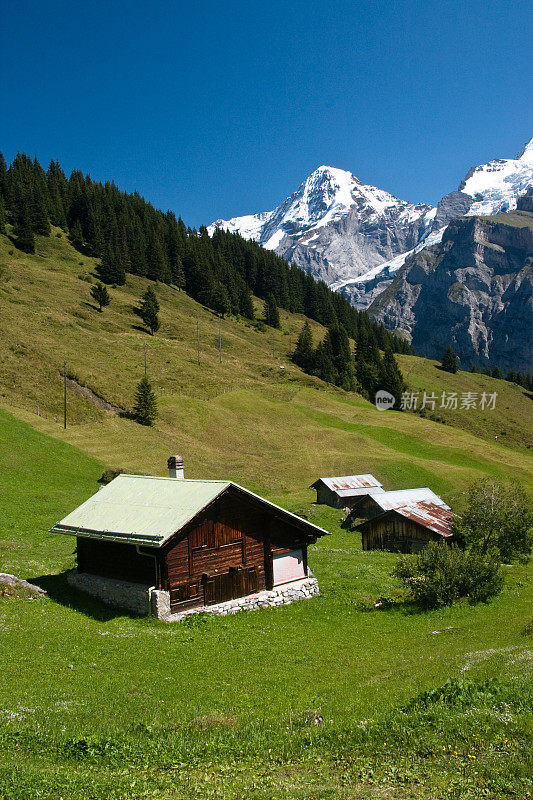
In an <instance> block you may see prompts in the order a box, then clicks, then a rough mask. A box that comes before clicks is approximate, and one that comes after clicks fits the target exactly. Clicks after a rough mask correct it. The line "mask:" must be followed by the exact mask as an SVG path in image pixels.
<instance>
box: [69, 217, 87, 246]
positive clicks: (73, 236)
mask: <svg viewBox="0 0 533 800" xmlns="http://www.w3.org/2000/svg"><path fill="white" fill-rule="evenodd" d="M70 241H71V242H72V244H73V245H74V247H75V248H76V249H77V250H80V249H81V248H82V247H83V244H84V240H83V231H82V229H81V222H80V221H79V219H77V220H75V222H74V223H73V225H72V227H71V229H70Z"/></svg>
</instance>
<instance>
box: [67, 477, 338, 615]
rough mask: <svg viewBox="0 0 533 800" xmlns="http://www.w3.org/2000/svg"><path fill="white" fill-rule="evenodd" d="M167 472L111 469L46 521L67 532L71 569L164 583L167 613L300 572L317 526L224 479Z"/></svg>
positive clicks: (245, 591)
mask: <svg viewBox="0 0 533 800" xmlns="http://www.w3.org/2000/svg"><path fill="white" fill-rule="evenodd" d="M170 464H171V462H170V461H169V465H170ZM171 474H172V473H171ZM173 474H174V475H176V477H169V478H159V477H152V476H145V475H124V474H123V475H119V476H118V477H116V478H115V479H114V480H113V481H111V483H109V484H108V485H107V486H105V487H103V488H102V489H100V491H99V492H97V493H96V494H95V495H94V496H93V497H91V498H90V499H89V500H87V501H86V502H85V503H83V504H82V505H81V506H79V508H77V509H76V510H75V511H73V512H72V513H71V514H69V515H68V516H67V517H65V518H64V519H63V520H61V522H59V523H57V524H56V525H55V526H54V528H53V529H52V530H53V531H56V532H58V533H65V534H70V535H73V536H76V539H77V562H78V573H83V574H89V575H95V576H99V577H101V578H107V579H113V580H118V581H126V582H130V583H138V584H143V585H146V586H151V587H156V588H157V589H161V590H166V591H167V592H168V593H169V595H170V610H171V613H178V612H180V611H183V610H185V609H188V608H193V607H197V606H210V605H214V604H217V603H223V602H225V601H229V600H232V599H235V598H239V597H244V596H246V595H250V594H253V593H256V592H260V591H262V590H266V589H273V588H274V587H276V586H280V585H282V584H290V583H291V582H294V581H298V580H301V579H303V578H305V577H306V576H308V566H307V547H308V545H309V544H310V543H312V542H316V540H317V538H318V537H319V536H323V535H325V534H326V533H327V532H326V531H324V530H323V529H322V528H318V527H317V526H315V525H312V524H311V523H309V522H307V521H306V520H304V519H301V518H300V517H298V516H296V515H294V514H291V513H289V512H288V511H285V510H284V509H282V508H280V507H279V506H276V505H274V504H273V503H270V502H268V501H267V500H264V499H263V498H261V497H259V496H258V495H256V494H254V493H253V492H250V491H248V490H247V489H244V488H242V487H241V486H238V485H237V484H235V483H233V482H231V481H204V480H185V479H184V478H182V477H181V475H182V474H183V472H182V470H179V469H178V470H176V468H175V466H174V471H173Z"/></svg>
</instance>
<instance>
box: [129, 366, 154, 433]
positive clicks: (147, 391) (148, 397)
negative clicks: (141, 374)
mask: <svg viewBox="0 0 533 800" xmlns="http://www.w3.org/2000/svg"><path fill="white" fill-rule="evenodd" d="M133 417H134V419H135V420H136V421H137V422H138V423H139V424H140V425H153V424H154V422H155V420H156V418H157V400H156V397H155V394H154V392H153V390H152V387H151V385H150V382H149V380H148V379H147V378H143V379H142V380H141V381H139V383H138V385H137V391H136V393H135V406H134V408H133Z"/></svg>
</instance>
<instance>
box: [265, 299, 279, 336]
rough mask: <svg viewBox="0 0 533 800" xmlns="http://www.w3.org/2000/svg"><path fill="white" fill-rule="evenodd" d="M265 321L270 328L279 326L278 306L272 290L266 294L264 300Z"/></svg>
mask: <svg viewBox="0 0 533 800" xmlns="http://www.w3.org/2000/svg"><path fill="white" fill-rule="evenodd" d="M265 322H266V324H267V325H270V327H271V328H279V327H280V321H279V311H278V306H277V303H276V298H275V297H274V295H273V294H272V292H271V293H270V294H269V295H268V297H267V299H266V302H265Z"/></svg>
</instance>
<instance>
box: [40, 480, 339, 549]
mask: <svg viewBox="0 0 533 800" xmlns="http://www.w3.org/2000/svg"><path fill="white" fill-rule="evenodd" d="M230 486H235V487H237V488H238V489H240V490H241V491H243V492H245V493H246V494H248V495H251V496H252V497H255V498H257V499H258V500H260V501H261V502H262V503H265V504H266V505H268V506H270V507H271V508H274V509H276V510H277V511H279V512H281V513H282V514H283V515H284V516H287V517H292V518H293V519H294V520H295V521H297V522H298V523H300V524H304V525H305V526H307V527H309V528H312V529H314V533H315V535H318V536H323V535H324V534H326V533H327V531H325V530H323V529H322V528H318V527H317V526H316V525H312V524H311V523H310V522H307V521H306V520H303V519H301V518H300V517H298V516H296V515H295V514H291V513H290V512H289V511H285V509H283V508H280V507H279V506H276V505H274V503H270V502H269V501H268V500H264V499H263V498H262V497H259V496H258V495H255V494H253V492H249V491H248V490H247V489H243V487H241V486H237V484H234V483H232V482H231V481H201V480H188V479H187V480H185V479H182V480H180V479H177V478H157V477H152V476H148V475H118V476H117V477H116V478H115V479H114V480H112V481H111V482H110V483H108V484H107V486H104V487H102V488H101V489H100V490H99V491H98V492H97V493H96V494H95V495H93V496H92V497H90V498H89V499H88V500H86V501H85V503H82V505H81V506H78V508H76V509H75V510H74V511H72V512H71V513H70V514H68V516H66V517H65V518H64V519H62V520H61V522H58V523H56V524H55V525H54V527H53V528H52V531H53V532H55V533H67V534H71V535H80V536H87V537H89V538H97V539H106V540H111V541H117V542H129V543H131V544H142V545H145V546H149V547H161V545H163V544H164V543H165V542H166V541H167V540H168V539H169V538H170V537H171V536H172V535H173V534H175V533H176V532H177V531H179V530H181V528H183V526H184V525H186V524H187V523H188V522H190V521H191V520H192V519H194V517H195V516H196V515H197V514H199V513H200V511H202V509H204V508H205V507H206V506H207V505H209V504H210V503H211V502H212V501H213V500H215V499H216V498H217V497H218V496H219V495H220V494H222V492H224V491H226V489H228V488H229V487H230Z"/></svg>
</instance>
